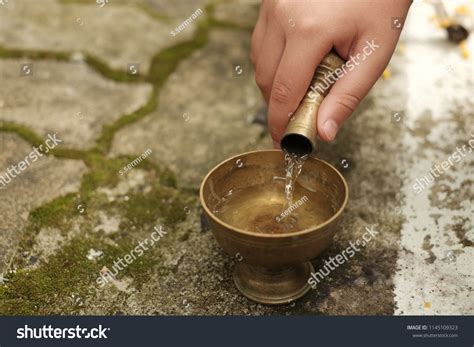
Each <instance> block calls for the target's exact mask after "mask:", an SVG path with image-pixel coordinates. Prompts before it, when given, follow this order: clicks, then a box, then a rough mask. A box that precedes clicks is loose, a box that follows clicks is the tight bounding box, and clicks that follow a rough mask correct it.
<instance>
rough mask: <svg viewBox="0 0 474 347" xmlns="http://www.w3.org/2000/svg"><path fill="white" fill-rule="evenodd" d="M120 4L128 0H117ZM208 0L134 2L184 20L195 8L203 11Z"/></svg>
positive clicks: (147, 0) (163, 14) (166, 15)
mask: <svg viewBox="0 0 474 347" xmlns="http://www.w3.org/2000/svg"><path fill="white" fill-rule="evenodd" d="M118 2H119V3H120V4H130V2H129V1H128V0H119V1H118ZM211 2H212V1H209V0H185V1H168V0H135V4H137V5H138V4H139V6H141V7H142V8H146V9H148V10H150V11H152V13H155V14H158V15H159V16H165V17H167V18H174V19H181V21H184V20H186V19H187V18H189V16H191V14H193V13H194V12H195V11H196V10H197V9H199V8H200V9H201V10H202V11H204V9H205V7H206V5H207V4H209V3H211Z"/></svg>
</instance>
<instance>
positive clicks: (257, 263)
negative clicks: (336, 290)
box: [200, 150, 349, 305]
mask: <svg viewBox="0 0 474 347" xmlns="http://www.w3.org/2000/svg"><path fill="white" fill-rule="evenodd" d="M274 176H283V177H284V155H283V153H282V152H281V151H280V150H260V151H254V152H248V153H244V154H241V155H238V156H235V157H232V158H230V159H227V160H225V161H224V162H222V163H220V164H219V165H217V166H216V167H215V168H214V169H212V170H211V171H210V172H209V173H208V174H207V176H206V177H205V178H204V180H203V182H202V185H201V189H200V199H201V204H202V206H203V209H204V211H205V214H206V217H207V219H208V221H209V224H210V226H211V229H212V231H213V234H214V236H215V237H216V239H217V241H218V243H219V244H220V245H221V247H222V248H223V249H224V250H225V251H226V252H227V253H228V254H229V255H230V256H232V257H235V258H236V259H237V260H238V263H237V265H236V267H235V269H234V276H233V277H234V283H235V285H236V286H237V289H238V290H239V291H240V292H241V293H242V294H243V295H245V296H246V297H247V298H249V299H251V300H253V301H256V302H258V303H262V304H269V305H275V304H286V303H289V302H291V301H293V300H296V299H298V298H300V297H302V296H303V295H305V294H306V293H307V292H308V291H309V290H310V288H311V287H310V285H309V284H308V279H309V278H310V274H311V272H313V271H314V268H313V266H312V265H311V262H310V260H311V259H313V258H315V257H317V256H318V255H319V254H320V253H321V252H322V251H324V250H325V249H326V248H327V247H328V246H329V245H330V243H331V242H332V240H333V237H334V234H335V232H336V227H337V224H338V222H339V219H340V217H341V214H342V211H343V210H344V208H345V206H346V204H347V200H348V196H349V189H348V186H347V183H346V181H345V179H344V177H343V176H342V175H341V174H340V173H339V171H337V170H336V169H335V168H334V167H333V166H332V165H330V164H328V163H327V162H325V161H323V160H320V159H317V158H314V157H310V158H309V159H308V160H307V161H306V163H305V164H304V167H303V170H302V172H301V174H300V176H299V178H298V183H299V184H301V185H303V186H304V187H305V188H309V189H312V190H313V191H317V192H318V194H323V195H324V196H325V197H327V199H328V204H329V203H332V204H333V206H334V209H335V213H334V214H333V215H332V216H331V217H330V218H329V219H328V220H326V221H325V222H323V223H322V224H319V225H315V226H314V227H311V228H309V229H305V230H300V231H295V232H290V233H282V234H280V233H279V234H267V233H256V232H251V231H248V230H242V229H239V228H236V227H234V226H232V225H229V224H226V223H225V222H223V221H222V220H220V219H219V218H218V217H217V216H216V215H214V213H213V212H212V210H213V209H212V206H213V204H215V199H216V196H219V197H222V196H224V194H225V193H226V192H227V191H229V190H230V189H239V188H245V187H249V186H253V185H258V184H263V183H264V182H268V180H271V179H273V177H274ZM281 193H282V195H283V194H284V192H283V191H282V192H281Z"/></svg>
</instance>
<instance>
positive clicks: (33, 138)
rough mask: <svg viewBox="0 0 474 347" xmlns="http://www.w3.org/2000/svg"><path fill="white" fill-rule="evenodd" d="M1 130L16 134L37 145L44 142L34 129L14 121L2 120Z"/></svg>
mask: <svg viewBox="0 0 474 347" xmlns="http://www.w3.org/2000/svg"><path fill="white" fill-rule="evenodd" d="M0 131H3V132H9V133H13V134H16V135H18V136H19V137H21V138H22V139H23V140H25V141H26V142H28V143H29V144H31V145H32V146H35V147H38V146H39V145H40V144H42V143H43V139H42V138H41V137H40V136H39V135H38V134H36V133H35V132H34V131H32V130H30V129H29V128H27V127H25V126H22V125H19V124H16V123H13V122H1V123H0Z"/></svg>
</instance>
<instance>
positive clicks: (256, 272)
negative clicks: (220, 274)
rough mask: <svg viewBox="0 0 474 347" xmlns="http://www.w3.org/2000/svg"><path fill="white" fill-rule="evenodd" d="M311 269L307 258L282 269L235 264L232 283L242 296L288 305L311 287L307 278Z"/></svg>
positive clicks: (268, 303) (262, 301)
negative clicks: (303, 261)
mask: <svg viewBox="0 0 474 347" xmlns="http://www.w3.org/2000/svg"><path fill="white" fill-rule="evenodd" d="M313 271H314V268H313V265H312V264H311V263H310V262H309V261H308V262H306V263H301V264H296V265H293V266H289V267H285V268H281V269H267V268H263V267H259V266H252V265H248V264H245V263H238V264H237V265H236V267H235V269H234V283H235V286H236V287H237V289H238V290H239V291H240V292H241V293H242V294H243V295H244V296H246V297H247V298H249V299H250V300H253V301H255V302H258V303H260V304H265V305H281V304H289V303H291V302H292V301H295V300H296V299H299V298H301V297H302V296H304V295H305V294H306V293H308V291H309V290H310V289H311V286H310V285H309V284H308V279H309V277H310V276H311V272H313Z"/></svg>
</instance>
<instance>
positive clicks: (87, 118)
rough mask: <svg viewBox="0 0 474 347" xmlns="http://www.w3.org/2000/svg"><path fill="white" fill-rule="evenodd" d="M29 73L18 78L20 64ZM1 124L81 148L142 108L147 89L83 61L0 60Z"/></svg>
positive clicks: (149, 91) (149, 88)
mask: <svg viewBox="0 0 474 347" xmlns="http://www.w3.org/2000/svg"><path fill="white" fill-rule="evenodd" d="M25 63H29V64H31V66H30V70H31V73H30V75H21V66H22V64H25ZM0 76H1V79H2V81H3V83H2V89H1V91H0V121H10V122H15V123H18V124H21V125H24V126H27V127H30V128H31V129H34V131H35V132H37V133H39V134H40V135H41V136H46V135H47V134H48V133H50V132H57V133H58V134H61V139H62V140H63V141H64V143H63V145H64V146H67V147H68V148H78V149H85V148H89V147H91V146H92V145H93V144H94V141H95V140H96V139H97V137H98V136H99V135H100V133H101V130H102V127H103V125H104V124H109V123H112V122H114V121H115V120H117V119H118V118H119V117H120V116H122V115H124V114H127V113H130V112H133V111H135V110H137V109H138V108H140V107H141V106H143V105H144V104H145V103H146V102H147V100H148V99H149V97H150V93H151V91H152V88H151V85H149V84H144V83H139V84H138V83H133V84H127V83H117V82H114V81H111V80H108V79H106V78H104V77H102V76H100V75H99V74H97V73H96V72H95V71H93V70H92V69H91V68H90V67H88V66H87V64H85V63H84V62H82V61H77V62H56V61H34V62H31V61H27V60H20V59H18V60H14V59H1V60H0Z"/></svg>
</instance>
